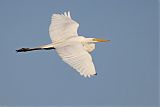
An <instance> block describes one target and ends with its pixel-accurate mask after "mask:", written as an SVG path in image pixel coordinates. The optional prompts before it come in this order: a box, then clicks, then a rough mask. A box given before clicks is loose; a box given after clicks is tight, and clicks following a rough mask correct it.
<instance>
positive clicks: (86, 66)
mask: <svg viewBox="0 0 160 107" xmlns="http://www.w3.org/2000/svg"><path fill="white" fill-rule="evenodd" d="M56 52H57V53H58V55H59V56H60V57H61V58H62V60H63V61H64V62H66V63H67V64H69V65H70V66H71V67H73V68H74V69H76V70H77V71H78V72H79V73H80V74H81V75H83V76H84V77H87V76H88V77H90V76H92V75H95V74H96V71H95V67H94V64H93V62H92V57H91V55H90V54H89V53H88V52H87V51H86V50H84V48H83V46H82V45H81V44H79V43H72V44H66V45H65V46H63V47H57V48H56Z"/></svg>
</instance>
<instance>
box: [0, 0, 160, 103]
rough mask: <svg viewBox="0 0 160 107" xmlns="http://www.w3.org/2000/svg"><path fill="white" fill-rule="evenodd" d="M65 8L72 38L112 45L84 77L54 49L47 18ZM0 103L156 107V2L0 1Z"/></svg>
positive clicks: (100, 48) (99, 52) (100, 50)
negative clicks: (47, 47)
mask: <svg viewBox="0 0 160 107" xmlns="http://www.w3.org/2000/svg"><path fill="white" fill-rule="evenodd" d="M68 10H69V11H70V12H71V15H72V17H73V19H74V20H76V21H77V22H79V23H80V27H79V30H78V33H79V34H80V35H84V36H86V37H97V38H104V39H109V40H111V42H110V43H99V44H97V46H96V50H95V51H94V52H93V53H92V56H93V60H94V63H95V66H96V71H97V73H98V75H97V76H95V77H92V78H90V79H89V78H83V77H81V76H80V75H79V74H78V73H77V72H75V70H73V69H72V68H71V67H69V66H68V65H67V64H65V63H64V62H63V61H62V60H61V59H60V58H59V57H58V55H57V54H56V53H55V52H54V51H53V50H51V51H36V52H29V53H18V54H17V53H16V52H15V50H16V49H18V48H21V47H35V46H39V45H43V44H48V43H50V42H51V40H50V37H49V35H48V27H49V24H50V18H51V15H52V14H53V13H61V12H64V11H68ZM0 19H1V20H0V49H1V55H0V105H33V106H34V105H41V106H45V105H105V106H124V105H126V106H138V105H139V106H156V105H158V0H79V1H78V0H0Z"/></svg>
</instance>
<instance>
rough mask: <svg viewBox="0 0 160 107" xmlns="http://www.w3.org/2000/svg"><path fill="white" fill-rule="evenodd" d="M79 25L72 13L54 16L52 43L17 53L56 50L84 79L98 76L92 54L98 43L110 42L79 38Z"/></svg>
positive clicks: (50, 28)
mask: <svg viewBox="0 0 160 107" xmlns="http://www.w3.org/2000/svg"><path fill="white" fill-rule="evenodd" d="M78 27H79V24H78V23H77V22H76V21H74V20H73V19H72V18H71V15H70V12H69V11H68V12H64V14H53V15H52V19H51V24H50V27H49V35H50V38H51V40H52V43H50V44H48V45H43V46H39V47H35V48H21V49H18V50H16V51H17V52H27V51H34V50H50V49H55V51H56V52H57V54H58V55H59V56H60V57H61V58H62V60H63V61H64V62H65V63H67V64H68V65H70V66H71V67H72V68H74V69H75V70H76V71H78V72H79V73H80V75H82V76H84V77H91V76H93V75H96V74H97V73H96V70H95V66H94V64H93V61H92V57H91V55H90V53H91V52H92V51H93V50H94V49H95V43H97V42H109V41H110V40H103V39H99V38H86V37H84V36H79V35H78V33H77V29H78Z"/></svg>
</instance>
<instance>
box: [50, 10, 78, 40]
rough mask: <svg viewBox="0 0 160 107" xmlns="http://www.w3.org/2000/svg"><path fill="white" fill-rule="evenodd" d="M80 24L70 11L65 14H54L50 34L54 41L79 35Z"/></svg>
mask: <svg viewBox="0 0 160 107" xmlns="http://www.w3.org/2000/svg"><path fill="white" fill-rule="evenodd" d="M78 26H79V24H78V23H77V22H75V21H74V20H72V18H71V16H70V12H68V13H66V12H64V14H53V15H52V20H51V25H50V27H49V34H50V37H51V40H52V42H58V41H62V40H65V39H67V38H70V37H71V36H78V34H77V29H78Z"/></svg>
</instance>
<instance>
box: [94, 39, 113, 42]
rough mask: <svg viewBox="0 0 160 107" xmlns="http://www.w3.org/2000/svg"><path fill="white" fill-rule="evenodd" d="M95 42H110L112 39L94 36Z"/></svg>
mask: <svg viewBox="0 0 160 107" xmlns="http://www.w3.org/2000/svg"><path fill="white" fill-rule="evenodd" d="M93 41H94V42H109V41H110V40H104V39H99V38H94V39H93Z"/></svg>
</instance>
